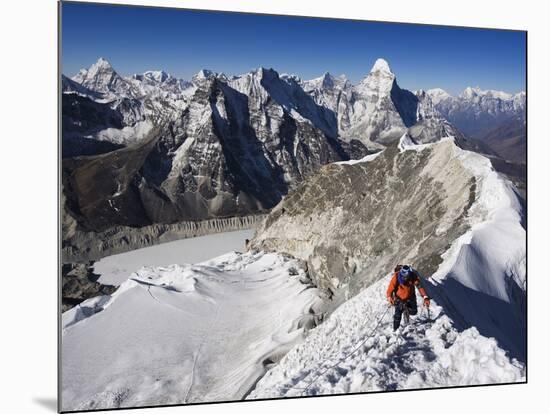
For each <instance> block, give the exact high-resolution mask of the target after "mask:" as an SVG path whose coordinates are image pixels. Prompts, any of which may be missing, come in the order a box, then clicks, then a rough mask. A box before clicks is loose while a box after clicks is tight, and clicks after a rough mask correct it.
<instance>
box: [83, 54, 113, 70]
mask: <svg viewBox="0 0 550 414" xmlns="http://www.w3.org/2000/svg"><path fill="white" fill-rule="evenodd" d="M94 69H95V70H99V69H103V70H105V69H109V70H114V69H113V66H112V65H111V64H110V63H109V61H108V60H107V59H105V58H103V57H100V58H99V59H98V60H97V62H95V63H94V64H93V65H92V66H90V69H89V70H88V72H92V71H93V70H94Z"/></svg>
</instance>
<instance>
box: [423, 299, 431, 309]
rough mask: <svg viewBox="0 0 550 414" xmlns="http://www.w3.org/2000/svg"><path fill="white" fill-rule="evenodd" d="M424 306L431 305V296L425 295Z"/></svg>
mask: <svg viewBox="0 0 550 414" xmlns="http://www.w3.org/2000/svg"><path fill="white" fill-rule="evenodd" d="M424 306H425V307H427V308H429V307H430V298H429V297H427V296H424Z"/></svg>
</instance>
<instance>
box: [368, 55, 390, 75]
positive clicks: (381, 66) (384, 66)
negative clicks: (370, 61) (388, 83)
mask: <svg viewBox="0 0 550 414" xmlns="http://www.w3.org/2000/svg"><path fill="white" fill-rule="evenodd" d="M370 71H371V73H373V72H385V73H389V74H392V75H393V72H392V71H391V69H390V65H389V64H388V62H387V61H386V60H385V59H382V58H378V59H376V62H374V65H373V66H372V69H371V70H370Z"/></svg>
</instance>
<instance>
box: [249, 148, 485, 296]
mask: <svg viewBox="0 0 550 414" xmlns="http://www.w3.org/2000/svg"><path fill="white" fill-rule="evenodd" d="M456 148H457V147H456V146H455V144H454V142H453V141H452V140H445V141H443V142H441V143H437V144H433V146H431V147H429V148H425V149H423V150H422V151H404V152H400V151H399V150H398V148H397V147H395V146H391V147H388V148H386V149H385V150H384V151H383V152H381V153H380V154H379V155H377V156H370V157H369V158H371V160H370V161H365V162H357V163H340V164H330V165H327V166H324V167H322V168H321V169H320V171H319V172H318V173H317V174H315V175H314V176H313V177H312V178H310V179H309V180H307V181H306V182H303V183H302V184H301V185H300V186H299V187H298V188H297V189H296V190H295V191H294V192H292V193H291V194H289V195H288V196H287V197H285V199H284V200H283V201H282V202H281V203H280V204H279V205H278V206H277V207H276V208H275V209H273V211H272V212H271V214H270V215H269V216H268V218H267V219H266V220H265V222H264V223H263V225H262V227H261V228H259V229H258V230H257V232H256V237H255V238H254V239H253V240H252V242H251V246H252V247H253V248H259V249H266V250H273V251H278V252H285V253H288V254H290V255H292V256H294V257H297V258H300V259H302V260H304V261H306V262H307V264H308V270H309V272H310V274H311V275H312V278H313V280H314V281H315V283H316V284H318V285H319V286H320V287H322V288H325V289H329V290H331V291H332V292H338V293H339V294H342V295H353V294H356V293H357V292H359V291H360V290H361V289H362V288H364V287H365V286H368V285H370V284H371V283H372V282H373V281H374V280H376V279H377V278H379V277H382V276H383V275H386V274H387V273H388V272H389V271H391V270H392V269H393V267H394V266H395V265H396V264H398V263H406V262H414V265H415V267H416V268H418V269H421V270H422V271H423V272H424V273H426V274H427V275H430V274H431V273H432V272H434V271H435V270H436V269H437V266H438V265H439V263H440V262H441V254H443V253H444V252H445V251H446V250H447V249H448V247H449V243H450V241H452V240H455V239H456V238H457V237H459V236H460V235H461V234H463V233H464V232H465V231H466V230H467V229H468V226H469V222H468V215H469V210H470V208H471V206H472V203H473V202H474V200H475V198H476V178H475V176H474V175H473V174H472V173H471V172H470V171H468V170H467V169H466V168H465V167H464V166H463V165H462V163H461V162H460V161H459V160H458V159H457V158H456V154H455V152H456V151H455V149H456Z"/></svg>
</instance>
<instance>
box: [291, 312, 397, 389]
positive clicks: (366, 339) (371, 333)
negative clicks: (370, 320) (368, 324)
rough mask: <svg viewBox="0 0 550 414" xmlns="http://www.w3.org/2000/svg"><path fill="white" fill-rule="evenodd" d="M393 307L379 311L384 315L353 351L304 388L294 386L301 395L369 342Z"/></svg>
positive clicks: (319, 374)
mask: <svg viewBox="0 0 550 414" xmlns="http://www.w3.org/2000/svg"><path fill="white" fill-rule="evenodd" d="M391 307H392V306H391V305H388V306H386V307H385V310H384V311H383V312H380V313H379V315H380V314H382V315H381V316H379V317H378V321H377V322H376V325H375V327H374V328H373V329H372V331H371V332H370V333H369V334H368V335H367V336H366V337H365V338H364V339H363V340H362V341H361V342H359V344H358V345H357V346H356V347H355V348H354V349H353V351H351V352H350V353H349V354H348V355H346V356H345V357H343V358H340V359H339V360H338V361H337V362H336V363H335V364H332V365H329V366H328V367H326V368H324V369H323V370H321V371H320V372H319V373H318V374H317V375H316V376H315V377H314V378H313V379H312V380H311V381H310V382H309V383H308V384H307V385H306V386H305V387H304V388H301V387H292V388H293V389H299V390H302V392H301V395H304V394H305V392H306V391H308V390H309V388H310V387H311V386H312V385H313V384H314V383H315V381H317V380H318V379H319V378H320V377H322V376H323V375H325V374H326V373H327V372H328V371H330V370H331V369H333V368H336V367H337V366H338V365H340V364H341V363H342V362H344V361H346V360H347V359H348V358H350V357H351V356H352V355H354V354H355V353H356V352H357V351H359V349H361V347H362V346H363V344H364V343H365V342H367V341H368V340H369V339H370V338H372V336H373V335H374V333H375V332H376V330H377V329H378V327H379V326H380V324H381V323H382V320H383V319H384V317H385V316H386V314H387V313H388V311H389V310H390V308H391ZM327 360H328V358H327V359H325V360H324V361H323V362H325V361H327Z"/></svg>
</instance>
